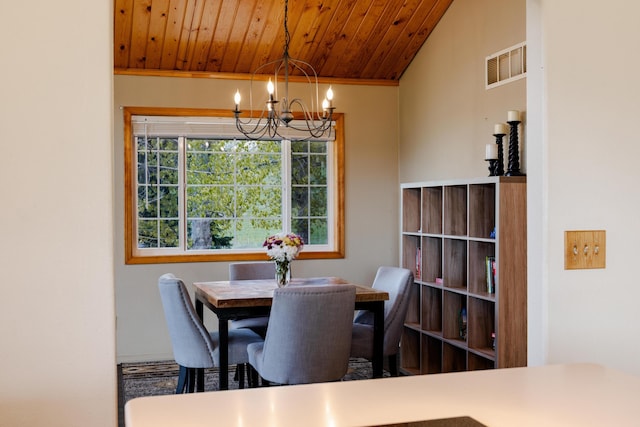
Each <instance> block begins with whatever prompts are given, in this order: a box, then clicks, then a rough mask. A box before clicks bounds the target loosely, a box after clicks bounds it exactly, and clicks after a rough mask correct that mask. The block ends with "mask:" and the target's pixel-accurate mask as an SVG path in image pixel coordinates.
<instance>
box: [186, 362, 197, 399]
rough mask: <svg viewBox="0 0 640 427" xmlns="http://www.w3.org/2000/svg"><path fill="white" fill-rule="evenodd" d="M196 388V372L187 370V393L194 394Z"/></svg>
mask: <svg viewBox="0 0 640 427" xmlns="http://www.w3.org/2000/svg"><path fill="white" fill-rule="evenodd" d="M195 386H196V370H195V369H193V368H187V393H193V392H194V391H195Z"/></svg>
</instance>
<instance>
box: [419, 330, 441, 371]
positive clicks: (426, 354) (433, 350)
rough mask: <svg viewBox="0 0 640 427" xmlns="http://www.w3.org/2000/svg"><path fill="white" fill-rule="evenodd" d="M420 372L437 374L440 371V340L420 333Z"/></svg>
mask: <svg viewBox="0 0 640 427" xmlns="http://www.w3.org/2000/svg"><path fill="white" fill-rule="evenodd" d="M421 362H422V363H421V369H420V373H421V374H439V373H440V372H442V341H440V340H439V339H436V338H433V337H430V336H429V335H422V361H421Z"/></svg>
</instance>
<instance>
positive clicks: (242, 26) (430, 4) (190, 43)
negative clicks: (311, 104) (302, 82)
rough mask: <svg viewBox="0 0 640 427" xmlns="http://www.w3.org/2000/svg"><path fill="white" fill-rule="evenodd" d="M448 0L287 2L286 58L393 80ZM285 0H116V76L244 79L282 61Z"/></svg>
mask: <svg viewBox="0 0 640 427" xmlns="http://www.w3.org/2000/svg"><path fill="white" fill-rule="evenodd" d="M452 2H453V0H289V3H288V7H287V9H288V20H287V23H288V24H287V26H288V28H289V33H290V35H291V39H290V43H289V53H290V55H291V57H292V58H295V59H298V60H302V61H305V62H308V63H309V64H311V65H312V66H313V67H314V68H315V70H316V71H317V73H318V76H319V77H320V78H321V79H323V78H327V79H336V80H352V79H355V80H356V81H362V82H368V83H376V82H377V83H379V84H397V82H398V80H399V79H400V77H401V76H402V73H403V72H404V71H405V70H406V68H407V66H408V65H409V64H410V63H411V60H412V59H413V58H414V56H415V55H416V53H417V52H418V50H419V49H420V47H421V46H422V45H423V43H424V42H425V40H426V39H427V37H429V35H430V34H431V32H432V31H433V29H434V28H435V26H436V24H437V23H438V21H439V20H440V18H441V17H442V15H443V14H444V13H445V11H446V10H447V8H448V7H449V5H450V4H451V3H452ZM284 9H285V0H115V10H114V67H115V72H116V73H119V74H143V75H144V74H150V75H154V74H155V75H181V74H187V75H211V74H212V73H216V74H217V75H220V76H228V77H234V78H244V77H246V76H247V75H249V74H251V73H252V72H253V71H254V70H255V69H256V68H258V67H259V66H260V65H263V64H265V63H267V62H269V61H273V60H276V59H279V58H281V57H282V53H283V46H284V28H283V25H284V24H283V22H284V19H283V18H284Z"/></svg>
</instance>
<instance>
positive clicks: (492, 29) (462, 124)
mask: <svg viewBox="0 0 640 427" xmlns="http://www.w3.org/2000/svg"><path fill="white" fill-rule="evenodd" d="M524 22H525V2H524V0H520V1H511V0H482V1H470V0H456V1H454V2H453V3H452V4H451V6H450V7H449V9H448V10H447V12H446V13H445V15H444V17H443V18H442V20H441V21H440V23H438V26H437V27H436V28H435V30H434V31H433V33H432V34H431V35H430V36H429V39H428V40H427V42H426V43H425V45H424V46H423V47H422V49H421V50H420V52H419V53H418V55H417V56H416V58H415V59H414V60H413V62H412V63H411V65H410V67H409V69H408V70H407V71H406V72H405V74H404V75H403V77H402V80H401V82H400V165H401V166H400V181H401V182H413V181H425V180H433V179H459V178H475V177H481V176H487V175H488V174H489V171H488V169H487V162H485V161H484V154H485V145H486V144H488V143H494V142H495V138H494V137H493V136H492V134H493V127H494V125H495V124H496V123H504V122H506V120H507V111H508V110H521V111H524V110H525V109H526V108H525V106H526V80H525V79H521V80H518V81H516V82H513V83H509V84H506V85H503V86H499V87H497V88H494V89H490V90H486V89H485V80H484V79H485V68H484V67H485V65H484V63H485V57H486V56H488V55H490V54H493V53H495V52H498V51H501V50H503V49H506V48H508V47H511V46H513V45H515V44H517V43H520V42H523V41H525V37H526V34H525V27H524ZM505 142H506V141H505ZM520 143H521V148H524V147H525V146H526V143H527V141H526V140H525V135H524V133H521V138H520ZM525 154H526V151H525V150H524V149H523V150H522V156H521V158H520V163H521V170H522V171H523V172H525V171H526V164H527V163H526V158H525ZM506 156H507V149H506V144H505V168H506V167H507V163H506Z"/></svg>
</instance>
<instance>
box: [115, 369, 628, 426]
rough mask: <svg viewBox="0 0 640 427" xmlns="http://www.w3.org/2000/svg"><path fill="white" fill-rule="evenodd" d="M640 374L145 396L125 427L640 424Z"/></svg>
mask: <svg viewBox="0 0 640 427" xmlns="http://www.w3.org/2000/svg"><path fill="white" fill-rule="evenodd" d="M637 405H640V377H637V376H633V375H629V374H625V373H622V372H620V371H616V370H613V369H608V368H605V367H603V366H600V365H594V364H574V365H550V366H541V367H530V368H512V369H496V370H487V371H474V372H460V373H451V374H436V375H419V376H411V377H398V378H381V379H374V380H357V381H345V382H338V383H324V384H309V385H298V386H281V387H265V388H257V389H248V390H247V389H245V390H230V391H212V392H205V393H196V394H191V395H186V394H185V395H171V396H155V397H142V398H137V399H133V400H131V401H129V402H127V404H126V407H125V420H126V426H127V427H176V426H181V427H187V426H188V427H199V426H203V427H204V426H207V427H210V426H225V427H226V426H236V427H276V426H277V427H302V426H304V427H314V426H318V427H319V426H322V427H339V426H380V425H384V424H392V423H401V422H411V421H420V420H431V419H439V418H449V417H458V416H470V417H472V418H474V419H475V420H477V421H479V422H481V423H483V424H485V425H487V426H489V427H501V426H504V427H515V426H518V427H525V426H532V427H533V426H535V427H542V426H544V427H550V426H562V427H567V426H580V427H585V426H598V427H603V426H616V427H621V426H640V413H638V406H637Z"/></svg>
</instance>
